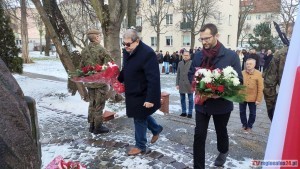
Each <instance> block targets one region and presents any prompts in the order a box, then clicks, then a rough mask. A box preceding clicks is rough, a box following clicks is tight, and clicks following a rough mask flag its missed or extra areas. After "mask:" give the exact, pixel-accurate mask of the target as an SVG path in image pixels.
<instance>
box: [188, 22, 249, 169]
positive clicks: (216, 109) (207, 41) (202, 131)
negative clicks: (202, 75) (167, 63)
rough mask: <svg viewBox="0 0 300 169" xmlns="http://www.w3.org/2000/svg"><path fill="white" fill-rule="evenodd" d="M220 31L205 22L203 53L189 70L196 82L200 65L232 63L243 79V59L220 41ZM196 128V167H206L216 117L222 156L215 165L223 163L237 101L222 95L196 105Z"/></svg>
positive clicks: (217, 65)
mask: <svg viewBox="0 0 300 169" xmlns="http://www.w3.org/2000/svg"><path fill="white" fill-rule="evenodd" d="M218 38H219V34H218V29H217V27H216V25H214V24H212V23H208V24H205V25H204V26H203V27H202V28H201V29H200V38H199V41H200V42H202V45H203V48H202V50H201V52H197V53H196V54H195V56H194V59H193V61H192V65H191V68H190V71H189V81H190V83H192V80H193V77H194V74H195V71H196V68H197V67H202V68H206V69H217V68H219V69H224V68H225V67H227V66H231V67H232V68H233V69H234V70H235V71H236V72H237V73H238V77H239V79H240V81H241V82H242V79H243V76H242V71H241V65H240V59H239V57H238V55H237V54H236V53H235V52H233V51H231V50H229V49H227V48H225V47H224V45H223V44H222V43H221V42H219V41H218ZM195 110H196V127H195V135H194V145H193V148H194V168H195V169H200V168H201V169H204V168H205V141H206V136H207V129H208V124H209V120H210V118H211V117H212V118H213V120H214V125H215V129H216V134H217V148H218V151H219V155H218V156H217V158H216V160H215V162H214V165H215V166H223V165H224V164H225V162H226V158H227V156H228V153H229V138H228V132H227V123H228V121H229V118H230V114H231V111H232V110H233V103H232V102H231V101H228V100H225V99H223V98H220V97H217V96H216V97H213V98H210V99H207V100H206V101H205V102H204V103H203V105H198V104H196V105H195Z"/></svg>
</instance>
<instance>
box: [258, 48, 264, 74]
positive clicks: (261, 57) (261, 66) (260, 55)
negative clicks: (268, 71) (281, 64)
mask: <svg viewBox="0 0 300 169" xmlns="http://www.w3.org/2000/svg"><path fill="white" fill-rule="evenodd" d="M265 55H266V54H265V49H262V50H261V53H260V54H259V71H261V72H262V71H263V68H264V65H265Z"/></svg>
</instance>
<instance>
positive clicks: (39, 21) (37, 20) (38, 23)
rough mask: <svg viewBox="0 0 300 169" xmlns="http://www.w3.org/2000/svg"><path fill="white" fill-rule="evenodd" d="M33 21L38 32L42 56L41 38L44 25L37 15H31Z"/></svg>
mask: <svg viewBox="0 0 300 169" xmlns="http://www.w3.org/2000/svg"><path fill="white" fill-rule="evenodd" d="M33 19H34V21H35V24H36V26H37V28H38V30H39V34H40V54H42V52H43V43H42V42H43V41H42V38H43V33H44V29H45V28H44V27H45V26H44V23H43V21H42V19H41V17H40V15H39V14H38V13H37V14H33Z"/></svg>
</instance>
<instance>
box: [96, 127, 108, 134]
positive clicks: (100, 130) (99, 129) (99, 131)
mask: <svg viewBox="0 0 300 169" xmlns="http://www.w3.org/2000/svg"><path fill="white" fill-rule="evenodd" d="M109 131H110V130H109V129H108V128H107V127H105V126H103V125H100V126H98V127H96V128H95V129H94V132H93V133H94V134H102V133H108V132H109Z"/></svg>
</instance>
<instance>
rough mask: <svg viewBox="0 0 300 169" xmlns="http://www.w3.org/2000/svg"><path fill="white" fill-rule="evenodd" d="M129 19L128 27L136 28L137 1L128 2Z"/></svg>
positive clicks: (129, 0)
mask: <svg viewBox="0 0 300 169" xmlns="http://www.w3.org/2000/svg"><path fill="white" fill-rule="evenodd" d="M127 18H128V27H129V28H130V27H131V26H134V27H136V0H128V8H127Z"/></svg>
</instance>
